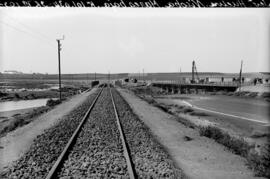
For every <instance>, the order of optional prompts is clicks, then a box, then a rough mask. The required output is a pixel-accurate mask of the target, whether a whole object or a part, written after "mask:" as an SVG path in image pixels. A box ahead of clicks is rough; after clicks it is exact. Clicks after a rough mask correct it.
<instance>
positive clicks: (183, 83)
mask: <svg viewBox="0 0 270 179" xmlns="http://www.w3.org/2000/svg"><path fill="white" fill-rule="evenodd" d="M151 83H160V84H176V85H194V86H198V85H202V86H234V87H236V86H239V83H238V82H204V83H189V82H183V81H175V80H155V81H151ZM252 84H253V83H252V82H245V83H242V84H241V86H249V85H252Z"/></svg>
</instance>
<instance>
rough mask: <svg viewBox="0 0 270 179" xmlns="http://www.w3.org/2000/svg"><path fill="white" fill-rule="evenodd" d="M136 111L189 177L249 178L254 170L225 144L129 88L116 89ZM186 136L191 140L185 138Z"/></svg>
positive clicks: (203, 178)
mask: <svg viewBox="0 0 270 179" xmlns="http://www.w3.org/2000/svg"><path fill="white" fill-rule="evenodd" d="M118 91H119V92H120V93H121V95H122V96H123V97H124V98H125V100H126V101H127V102H128V103H129V105H130V106H131V108H132V109H133V111H134V112H135V114H137V115H138V116H139V117H140V119H141V120H142V121H143V122H144V123H145V124H146V125H147V126H148V127H149V128H150V129H151V131H152V132H153V134H154V135H156V136H157V138H158V139H159V142H160V143H161V144H162V145H163V146H166V148H167V150H168V152H169V154H170V155H171V156H172V157H173V159H174V160H175V162H176V163H177V165H179V167H180V168H182V169H183V171H184V173H185V174H186V175H187V176H188V177H189V178H200V179H215V178H218V179H229V178H230V179H231V178H237V179H251V178H258V177H254V176H253V172H252V171H251V170H249V169H248V168H247V166H246V165H245V159H244V158H241V157H240V156H237V155H234V154H232V153H231V152H230V151H228V150H227V149H226V148H225V147H224V146H222V145H220V144H217V143H215V142H214V141H213V140H211V139H208V138H206V137H201V136H200V135H199V133H198V131H196V130H194V129H191V128H188V127H186V126H184V125H183V124H181V123H180V122H178V121H177V119H175V118H174V117H173V116H171V115H169V114H167V113H165V112H163V111H161V110H159V109H158V108H155V107H153V106H151V105H149V104H148V103H146V102H145V101H143V100H141V99H139V98H138V97H136V96H135V95H134V94H133V93H131V92H129V91H128V90H124V89H118ZM185 136H188V137H190V138H191V139H192V140H190V141H187V140H185Z"/></svg>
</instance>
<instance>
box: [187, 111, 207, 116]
mask: <svg viewBox="0 0 270 179" xmlns="http://www.w3.org/2000/svg"><path fill="white" fill-rule="evenodd" d="M190 115H192V116H208V114H206V113H204V112H195V111H194V112H191V113H190Z"/></svg>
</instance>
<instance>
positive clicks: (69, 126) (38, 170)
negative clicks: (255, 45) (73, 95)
mask: <svg viewBox="0 0 270 179" xmlns="http://www.w3.org/2000/svg"><path fill="white" fill-rule="evenodd" d="M98 91H99V90H97V91H96V92H95V93H93V94H91V95H90V96H89V97H88V98H87V100H85V102H84V103H83V104H82V105H80V106H79V107H78V108H76V109H74V110H73V111H71V112H70V113H69V114H68V115H66V116H65V117H64V118H62V119H61V120H60V121H59V122H58V123H57V124H56V125H55V126H53V127H52V128H50V129H48V130H46V131H45V132H44V133H43V134H41V135H39V136H38V137H37V138H36V139H35V140H34V142H33V144H32V145H31V147H30V149H29V151H28V152H26V153H25V155H23V156H22V157H21V158H20V159H19V160H18V161H16V162H15V163H14V164H13V165H12V167H10V168H6V169H4V170H3V171H2V172H1V174H0V178H33V179H36V178H45V177H46V175H47V174H48V172H49V170H50V168H51V167H52V166H53V164H54V162H55V161H56V160H57V157H58V156H59V155H60V154H61V152H62V150H63V149H64V147H65V145H66V143H67V142H68V140H69V138H70V137H71V136H72V133H73V132H74V131H75V129H76V128H77V126H78V124H79V122H80V120H81V119H82V117H83V115H84V114H85V112H86V111H87V109H88V108H89V107H90V105H91V103H92V101H93V100H94V98H95V96H96V94H97V92H98Z"/></svg>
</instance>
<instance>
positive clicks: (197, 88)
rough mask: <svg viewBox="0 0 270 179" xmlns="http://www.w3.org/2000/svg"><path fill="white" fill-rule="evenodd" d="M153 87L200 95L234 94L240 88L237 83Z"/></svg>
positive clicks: (155, 83) (157, 85) (158, 85)
mask: <svg viewBox="0 0 270 179" xmlns="http://www.w3.org/2000/svg"><path fill="white" fill-rule="evenodd" d="M151 85H152V86H155V87H159V88H162V89H163V90H165V91H166V92H168V93H173V94H175V93H191V92H192V93H198V92H215V91H226V92H234V91H236V89H237V88H238V85H239V84H237V83H208V84H205V83H203V84H199V83H196V84H191V83H173V82H152V83H151Z"/></svg>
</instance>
